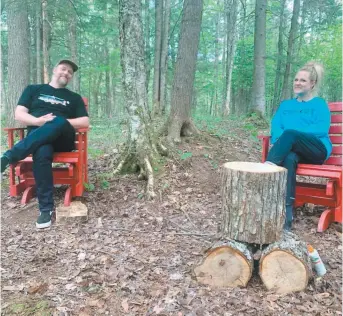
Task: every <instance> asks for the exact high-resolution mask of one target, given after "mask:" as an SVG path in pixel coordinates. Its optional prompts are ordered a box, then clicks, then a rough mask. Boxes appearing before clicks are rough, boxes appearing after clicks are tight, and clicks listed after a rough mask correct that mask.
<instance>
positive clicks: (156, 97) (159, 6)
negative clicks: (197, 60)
mask: <svg viewBox="0 0 343 316" xmlns="http://www.w3.org/2000/svg"><path fill="white" fill-rule="evenodd" d="M162 26H163V0H155V50H154V56H155V57H154V85H153V99H152V105H153V113H154V115H159V114H160V113H161V108H160V97H161V96H160V93H161V86H160V84H161V78H160V76H161V49H162Z"/></svg>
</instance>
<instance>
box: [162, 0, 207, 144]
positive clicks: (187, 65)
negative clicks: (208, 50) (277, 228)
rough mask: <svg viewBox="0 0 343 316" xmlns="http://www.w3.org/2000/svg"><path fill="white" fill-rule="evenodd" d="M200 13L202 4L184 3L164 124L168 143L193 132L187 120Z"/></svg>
mask: <svg viewBox="0 0 343 316" xmlns="http://www.w3.org/2000/svg"><path fill="white" fill-rule="evenodd" d="M202 9H203V0H185V1H184V5H183V15H182V21H181V31H180V39H179V45H178V54H177V61H176V65H175V73H174V80H173V88H172V93H171V111H170V116H169V122H168V138H169V140H171V141H176V142H180V135H185V136H187V135H191V134H192V133H194V132H196V131H197V129H196V128H195V126H194V124H193V122H192V120H191V105H192V92H193V84H194V77H195V69H196V60H197V53H198V45H199V37H200V27H201V19H202Z"/></svg>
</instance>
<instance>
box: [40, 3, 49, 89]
mask: <svg viewBox="0 0 343 316" xmlns="http://www.w3.org/2000/svg"><path fill="white" fill-rule="evenodd" d="M47 6H48V2H47V0H43V1H42V19H43V80H44V83H48V82H49V81H50V75H49V69H50V58H49V48H50V25H49V20H48V7H47Z"/></svg>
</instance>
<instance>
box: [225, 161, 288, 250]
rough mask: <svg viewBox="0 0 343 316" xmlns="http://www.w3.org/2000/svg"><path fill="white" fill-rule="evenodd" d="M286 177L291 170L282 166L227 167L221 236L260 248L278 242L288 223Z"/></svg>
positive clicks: (233, 164)
mask: <svg viewBox="0 0 343 316" xmlns="http://www.w3.org/2000/svg"><path fill="white" fill-rule="evenodd" d="M286 175H287V170H286V169H284V168H281V167H278V166H270V165H265V164H260V163H252V162H228V163H225V164H224V165H223V168H222V175H221V178H222V187H221V188H222V193H221V195H222V201H223V202H222V203H223V204H222V220H221V224H220V228H219V230H220V233H221V234H222V235H223V236H224V237H227V238H230V239H234V240H237V241H242V242H248V243H255V244H260V245H262V244H269V243H272V242H274V241H276V240H278V239H279V238H280V235H281V232H282V228H283V225H284V221H285V198H284V196H285V192H286Z"/></svg>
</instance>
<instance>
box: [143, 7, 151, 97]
mask: <svg viewBox="0 0 343 316" xmlns="http://www.w3.org/2000/svg"><path fill="white" fill-rule="evenodd" d="M149 1H150V0H145V3H144V14H145V16H144V18H145V23H144V31H145V32H144V33H145V41H144V43H145V47H144V51H145V71H146V89H147V94H148V91H149V81H150V70H151V69H150V68H151V65H150V60H151V52H150V10H149Z"/></svg>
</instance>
